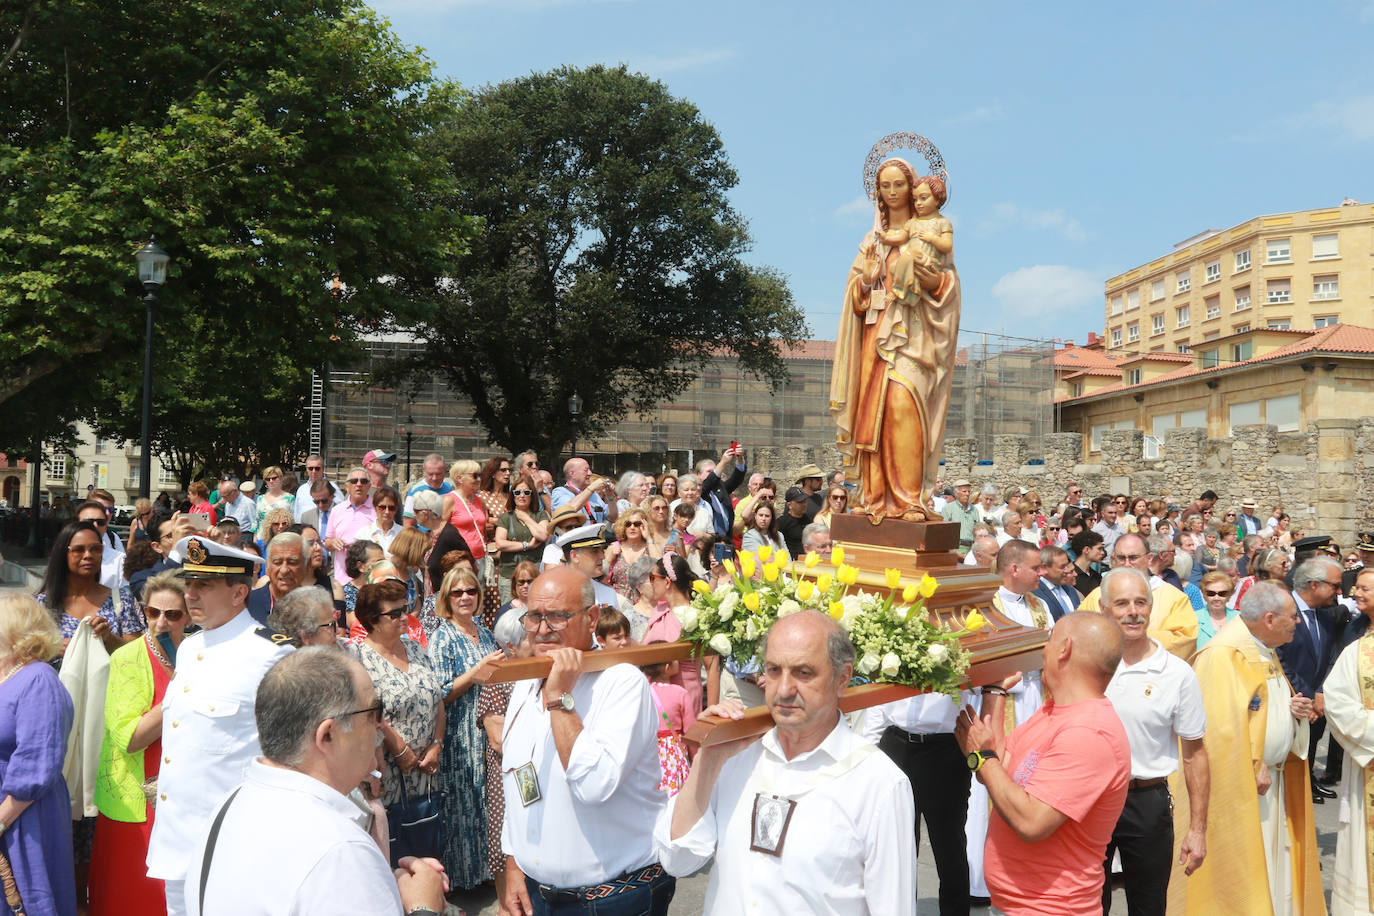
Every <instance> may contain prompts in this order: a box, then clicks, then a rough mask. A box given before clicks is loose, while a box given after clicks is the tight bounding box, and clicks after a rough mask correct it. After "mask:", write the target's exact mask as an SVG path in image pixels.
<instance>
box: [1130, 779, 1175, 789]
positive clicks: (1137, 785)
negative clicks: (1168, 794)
mask: <svg viewBox="0 0 1374 916" xmlns="http://www.w3.org/2000/svg"><path fill="white" fill-rule="evenodd" d="M1168 781H1169V777H1168V776H1156V777H1155V778H1154V779H1132V780H1131V782H1130V785H1129V791H1132V792H1134V791H1135V790H1136V789H1152V788H1154V787H1155V786H1162V785H1164V784H1165V783H1166V782H1168Z"/></svg>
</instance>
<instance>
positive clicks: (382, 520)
mask: <svg viewBox="0 0 1374 916" xmlns="http://www.w3.org/2000/svg"><path fill="white" fill-rule="evenodd" d="M400 509H401V494H400V493H399V492H398V491H397V490H396V488H395V487H378V488H377V489H375V490H373V491H372V511H374V512H376V513H377V521H376V522H374V523H373V524H372V525H370V526H368V527H367V528H366V529H365V530H364V531H363V532H362V533H361V534H360V535H358V537H359V538H362V539H364V540H368V541H372V542H373V543H374V544H380V545H381V547H382V549H383V550H390V549H391V542H392V541H394V540H396V535H398V534H400V533H401V529H402V528H403V527H404V526H403V525H401V524H399V523H398V522H397V521H396V516H397V514H399V512H400ZM421 533H422V534H423V532H421ZM425 546H426V548H428V546H429V539H428V538H426V539H425Z"/></svg>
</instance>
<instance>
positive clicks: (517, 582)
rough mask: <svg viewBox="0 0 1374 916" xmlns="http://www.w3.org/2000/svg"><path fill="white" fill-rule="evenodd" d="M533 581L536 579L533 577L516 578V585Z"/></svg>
mask: <svg viewBox="0 0 1374 916" xmlns="http://www.w3.org/2000/svg"><path fill="white" fill-rule="evenodd" d="M533 581H534V580H533V579H516V580H515V584H516V585H529V584H530V583H531V582H533Z"/></svg>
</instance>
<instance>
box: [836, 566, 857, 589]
mask: <svg viewBox="0 0 1374 916" xmlns="http://www.w3.org/2000/svg"><path fill="white" fill-rule="evenodd" d="M835 578H836V579H839V580H840V583H841V584H842V585H853V584H854V583H855V582H858V581H859V568H858V567H857V566H850V565H849V564H847V563H845V564H842V565H841V566H840V568H839V569H837V570H835Z"/></svg>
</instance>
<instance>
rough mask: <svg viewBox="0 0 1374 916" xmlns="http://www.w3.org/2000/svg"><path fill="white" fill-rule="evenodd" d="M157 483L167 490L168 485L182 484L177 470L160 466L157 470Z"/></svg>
mask: <svg viewBox="0 0 1374 916" xmlns="http://www.w3.org/2000/svg"><path fill="white" fill-rule="evenodd" d="M157 485H158V487H160V488H162V489H164V490H165V489H167V488H168V487H177V486H180V485H181V481H179V480H177V475H176V471H174V470H172V469H171V468H165V467H159V468H158V470H157Z"/></svg>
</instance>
